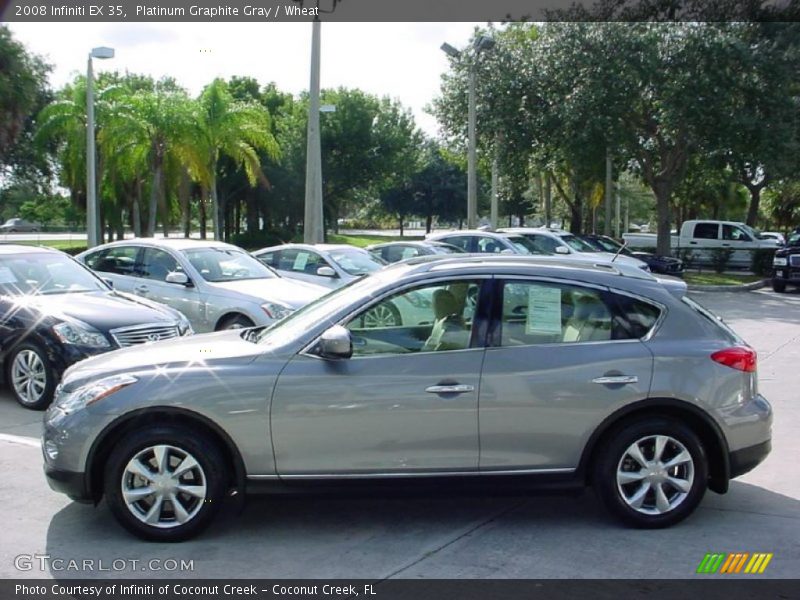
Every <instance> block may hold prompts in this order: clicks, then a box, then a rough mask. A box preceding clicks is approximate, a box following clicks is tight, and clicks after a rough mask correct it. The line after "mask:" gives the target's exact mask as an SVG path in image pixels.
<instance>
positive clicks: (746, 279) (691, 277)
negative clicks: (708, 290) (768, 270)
mask: <svg viewBox="0 0 800 600" xmlns="http://www.w3.org/2000/svg"><path fill="white" fill-rule="evenodd" d="M762 279H764V277H762V276H760V275H752V274H748V275H736V274H733V275H731V274H728V273H689V272H686V273H684V274H683V280H684V281H685V282H686V283H688V284H689V285H742V284H743V283H753V282H755V281H761V280H762Z"/></svg>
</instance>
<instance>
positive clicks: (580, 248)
mask: <svg viewBox="0 0 800 600" xmlns="http://www.w3.org/2000/svg"><path fill="white" fill-rule="evenodd" d="M559 237H560V238H561V241H562V242H564V243H565V244H566V245H567V246H569V247H570V248H572V249H573V250H576V251H577V252H598V250H597V248H595V247H594V246H592V245H591V244H590V243H588V242H584V241H583V240H582V239H580V238H579V237H575V236H574V235H572V234H571V233H569V234H567V235H561V236H559ZM614 252H616V250H615V251H614Z"/></svg>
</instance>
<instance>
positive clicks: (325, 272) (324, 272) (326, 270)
mask: <svg viewBox="0 0 800 600" xmlns="http://www.w3.org/2000/svg"><path fill="white" fill-rule="evenodd" d="M317 275H319V276H320V277H336V271H334V270H333V269H332V268H331V267H320V268H319V269H317Z"/></svg>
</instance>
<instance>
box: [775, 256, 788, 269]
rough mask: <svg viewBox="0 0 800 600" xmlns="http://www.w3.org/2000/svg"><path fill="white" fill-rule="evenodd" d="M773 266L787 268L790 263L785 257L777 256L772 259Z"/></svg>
mask: <svg viewBox="0 0 800 600" xmlns="http://www.w3.org/2000/svg"><path fill="white" fill-rule="evenodd" d="M772 264H773V265H774V266H776V267H785V266H786V265H787V264H789V263H788V260H787V259H786V258H785V257H780V256H776V257H775V258H773V259H772Z"/></svg>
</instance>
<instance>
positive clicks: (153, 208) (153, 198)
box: [144, 161, 164, 237]
mask: <svg viewBox="0 0 800 600" xmlns="http://www.w3.org/2000/svg"><path fill="white" fill-rule="evenodd" d="M163 175H164V165H163V164H161V162H160V161H156V164H155V165H154V166H153V183H152V185H151V187H150V202H149V203H148V205H147V231H145V234H144V236H145V237H153V236H154V235H155V232H156V212H157V211H158V204H159V194H160V193H161V187H162V186H161V180H162V178H163Z"/></svg>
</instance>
